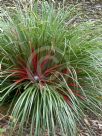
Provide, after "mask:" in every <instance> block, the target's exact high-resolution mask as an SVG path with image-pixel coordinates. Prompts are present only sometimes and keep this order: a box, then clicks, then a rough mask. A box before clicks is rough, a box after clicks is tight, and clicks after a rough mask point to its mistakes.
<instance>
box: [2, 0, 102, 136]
mask: <svg viewBox="0 0 102 136" xmlns="http://www.w3.org/2000/svg"><path fill="white" fill-rule="evenodd" d="M83 1H84V0H83ZM100 1H101V0H100ZM58 2H59V0H58ZM4 3H6V4H7V5H9V6H10V5H11V3H12V0H10V3H9V4H8V3H7V0H0V5H2V4H4ZM78 10H79V11H82V13H83V15H81V16H80V17H79V18H77V22H82V21H96V20H101V19H102V2H96V3H95V2H91V3H90V2H85V3H84V2H83V3H81V4H80V5H78ZM6 111H7V106H4V107H0V136H9V135H8V131H9V124H8V121H9V119H11V120H12V117H8V116H6V115H5V113H6ZM84 121H85V122H86V126H85V127H84V128H81V127H79V133H78V136H90V135H92V136H102V119H97V118H95V117H93V116H92V115H88V116H87V117H86V118H85V119H84ZM87 128H89V129H91V130H92V132H91V134H90V133H89V132H88V129H87ZM17 130H18V128H16V130H15V133H14V136H17V133H16V131H17ZM28 135H29V128H25V129H24V136H28ZM45 136H47V132H46V134H45ZM56 136H61V134H60V131H59V129H57V131H56Z"/></svg>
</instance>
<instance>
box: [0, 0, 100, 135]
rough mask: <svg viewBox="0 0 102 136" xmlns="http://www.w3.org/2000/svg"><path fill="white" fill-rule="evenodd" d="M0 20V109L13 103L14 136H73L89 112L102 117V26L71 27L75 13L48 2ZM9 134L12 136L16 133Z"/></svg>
mask: <svg viewBox="0 0 102 136" xmlns="http://www.w3.org/2000/svg"><path fill="white" fill-rule="evenodd" d="M1 13H2V14H1V18H0V28H1V33H0V52H1V54H0V62H1V73H0V104H4V103H8V102H11V104H12V103H13V104H12V107H13V109H12V112H11V116H12V117H13V121H12V122H10V124H11V126H12V129H11V130H12V132H13V131H14V129H15V127H16V125H17V124H19V131H18V135H22V133H23V128H24V127H25V126H29V127H30V135H31V136H32V135H34V136H39V135H40V134H42V135H44V133H45V131H46V130H47V131H48V135H49V136H50V135H51V136H52V135H53V136H54V135H55V133H56V126H57V127H59V128H60V130H61V133H62V136H64V135H65V134H66V135H68V136H75V135H76V134H77V123H80V122H81V121H83V122H84V120H83V118H84V117H85V116H86V109H87V110H89V111H90V112H93V113H94V114H95V115H99V114H100V113H101V109H100V104H101V102H102V99H101V96H102V88H101V86H102V81H101V76H102V70H101V57H100V56H101V55H100V54H101V50H100V46H101V44H100V42H101V40H99V39H100V36H99V34H100V29H99V26H98V25H96V26H95V24H90V23H82V24H78V25H73V26H72V25H71V20H72V19H71V18H72V15H73V13H74V14H75V12H74V7H70V8H69V9H66V8H59V9H56V8H55V7H54V5H49V4H48V3H47V2H42V4H40V7H39V4H38V3H34V7H33V6H31V8H30V7H28V8H26V10H24V8H20V7H19V6H18V7H15V9H12V11H10V12H9V11H5V12H4V11H3V9H2V12H1ZM12 132H11V133H12Z"/></svg>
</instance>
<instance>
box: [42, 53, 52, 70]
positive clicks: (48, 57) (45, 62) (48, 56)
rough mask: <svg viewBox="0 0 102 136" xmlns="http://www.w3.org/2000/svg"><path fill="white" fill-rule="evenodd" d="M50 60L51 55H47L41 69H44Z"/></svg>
mask: <svg viewBox="0 0 102 136" xmlns="http://www.w3.org/2000/svg"><path fill="white" fill-rule="evenodd" d="M49 59H50V55H47V56H46V57H45V59H44V60H43V61H42V63H41V69H43V68H44V66H45V65H46V64H47V63H48V61H49Z"/></svg>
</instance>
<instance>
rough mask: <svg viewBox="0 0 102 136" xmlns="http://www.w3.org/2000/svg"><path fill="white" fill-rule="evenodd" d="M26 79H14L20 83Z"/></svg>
mask: <svg viewBox="0 0 102 136" xmlns="http://www.w3.org/2000/svg"><path fill="white" fill-rule="evenodd" d="M24 80H27V78H21V79H18V80H16V81H15V83H16V84H18V83H21V82H22V81H24Z"/></svg>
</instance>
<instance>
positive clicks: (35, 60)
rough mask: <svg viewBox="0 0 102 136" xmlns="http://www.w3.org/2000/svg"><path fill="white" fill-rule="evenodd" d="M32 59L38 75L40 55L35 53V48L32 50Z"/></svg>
mask: <svg viewBox="0 0 102 136" xmlns="http://www.w3.org/2000/svg"><path fill="white" fill-rule="evenodd" d="M32 57H33V58H32V64H33V68H34V72H35V73H37V65H38V55H37V54H36V53H35V51H34V48H32Z"/></svg>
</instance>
